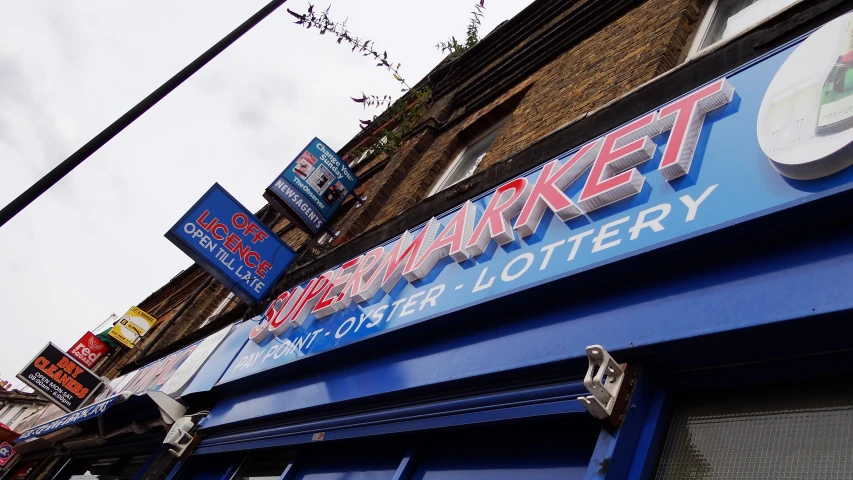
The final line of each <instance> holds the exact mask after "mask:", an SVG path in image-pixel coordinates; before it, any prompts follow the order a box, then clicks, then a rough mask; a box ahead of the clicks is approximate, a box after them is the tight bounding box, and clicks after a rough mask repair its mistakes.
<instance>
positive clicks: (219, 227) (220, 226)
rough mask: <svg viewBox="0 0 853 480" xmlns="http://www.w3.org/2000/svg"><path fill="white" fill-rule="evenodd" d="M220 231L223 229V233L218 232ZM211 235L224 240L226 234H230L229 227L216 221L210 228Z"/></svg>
mask: <svg viewBox="0 0 853 480" xmlns="http://www.w3.org/2000/svg"><path fill="white" fill-rule="evenodd" d="M218 231H222V233H217V232H218ZM210 235H211V236H213V238H215V239H217V240H224V239H225V235H228V227H226V226H225V225H224V224H222V223H219V222H217V223H216V224H215V225H213V227H212V228H211V229H210Z"/></svg>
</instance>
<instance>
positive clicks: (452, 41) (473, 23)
mask: <svg viewBox="0 0 853 480" xmlns="http://www.w3.org/2000/svg"><path fill="white" fill-rule="evenodd" d="M485 8H486V0H480V3H479V4H476V3H475V4H474V11H473V12H471V19H470V20H469V21H468V31H467V33H466V35H465V43H459V41H457V40H456V37H450V38H448V39H447V41H446V42H438V43H436V44H435V48H437V49H439V50H441V53H444V52H450V56H451V57H456V56H459V55H462V54H463V53H465V52H467V51H468V50H470V49H471V47H473V46H474V45H476V44H477V43H479V42H480V25H481V23H480V19H481V18H483V10H484V9H485Z"/></svg>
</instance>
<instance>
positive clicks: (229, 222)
mask: <svg viewBox="0 0 853 480" xmlns="http://www.w3.org/2000/svg"><path fill="white" fill-rule="evenodd" d="M166 238H168V239H169V240H170V241H171V242H172V243H174V244H175V245H177V246H178V248H180V249H181V250H183V251H184V253H186V254H187V255H189V256H190V258H192V259H193V260H195V261H196V263H198V264H199V265H201V266H202V268H204V269H205V270H206V271H207V272H208V273H210V274H211V275H213V276H214V278H216V279H217V280H219V281H220V282H221V283H222V284H223V285H225V286H227V287H228V288H230V289H231V290H232V291H233V292H234V293H236V294H237V296H238V297H239V298H240V299H241V300H243V301H244V302H247V303H251V304H254V303H257V302H259V301H260V300H261V299H263V298H264V296H266V294H267V292H269V290H270V288H272V286H273V284H274V283H275V282H276V280H278V279H279V278H280V277H281V275H282V274H283V273H284V271H285V270H286V269H287V267H288V265H290V263H291V262H292V261H293V259H294V258H295V257H296V253H294V252H293V250H291V249H290V247H288V246H287V245H285V244H284V242H282V241H281V239H280V238H279V237H278V236H277V235H276V234H275V233H273V232H271V231H270V230H269V229H268V228H267V227H266V226H265V225H264V224H263V222H261V221H260V220H258V218H257V217H255V216H254V215H252V213H251V212H249V211H248V210H246V208H245V207H244V206H243V205H241V204H240V202H238V201H237V200H235V199H234V197H232V196H231V195H230V194H229V193H228V192H226V191H225V189H223V188H222V187H221V186H220V185H219V184H218V183H217V184H214V185H213V186H212V187H210V190H208V191H207V193H205V194H204V196H202V197H201V199H200V200H199V201H198V202H196V204H195V205H193V207H192V208H191V209H190V211H189V212H187V213H186V214H185V215H184V216H183V217H182V218H181V220H180V221H178V223H176V224H175V226H174V227H172V228H171V230H169V232H168V233H166Z"/></svg>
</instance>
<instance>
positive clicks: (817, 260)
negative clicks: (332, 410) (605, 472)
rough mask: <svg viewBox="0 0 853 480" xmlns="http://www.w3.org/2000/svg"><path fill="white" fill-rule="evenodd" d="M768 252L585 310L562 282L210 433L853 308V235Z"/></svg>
mask: <svg viewBox="0 0 853 480" xmlns="http://www.w3.org/2000/svg"><path fill="white" fill-rule="evenodd" d="M786 218H787V217H786ZM761 253H762V252H758V253H756V254H755V255H751V256H749V257H748V258H743V259H742V261H740V262H738V263H729V264H724V265H721V266H719V267H717V268H712V269H710V270H707V271H704V272H690V273H689V274H687V275H679V276H678V277H677V278H671V276H669V275H667V273H668V271H670V270H671V269H672V267H671V266H668V265H667V264H666V263H660V264H656V267H655V268H657V269H658V270H659V271H658V272H654V273H660V275H659V276H658V277H664V278H665V280H661V281H659V282H646V283H641V282H636V283H634V284H632V285H628V286H625V285H624V284H620V285H621V287H624V288H620V291H621V295H620V296H619V297H618V298H613V297H601V296H599V297H598V298H597V299H595V300H593V301H587V302H582V301H581V300H580V298H581V297H579V296H578V295H577V294H574V293H573V292H575V291H576V290H577V289H578V286H577V285H571V284H568V283H559V282H557V283H554V284H552V285H550V286H549V287H550V290H549V293H548V295H551V294H553V295H555V296H559V295H560V291H561V289H565V290H564V293H563V295H565V292H570V293H572V298H573V301H572V302H564V303H561V304H558V305H556V306H554V307H553V308H551V309H550V310H545V309H544V307H540V308H539V309H537V310H535V313H533V314H531V313H530V310H531V309H530V308H529V307H526V306H524V305H513V304H511V303H508V302H505V303H500V302H496V301H495V302H492V303H490V304H488V305H486V306H484V307H483V309H481V310H479V312H478V313H477V314H476V315H474V316H473V317H477V318H476V321H477V322H478V324H477V328H476V329H470V331H469V332H466V335H464V336H461V335H460V336H456V337H450V338H446V337H445V338H443V339H441V340H437V341H434V342H432V341H430V342H428V343H423V344H415V345H412V346H411V348H406V349H403V350H402V351H400V350H399V349H398V350H395V351H394V353H392V354H387V355H384V356H379V357H378V358H377V357H375V356H368V357H369V358H371V359H370V360H366V361H362V362H357V361H355V360H354V359H353V360H349V361H340V362H336V363H335V364H334V365H333V368H330V369H329V370H328V371H321V372H318V373H315V374H312V375H308V376H303V377H300V378H298V379H296V380H293V381H290V382H287V381H286V380H282V382H283V383H281V384H279V385H275V384H270V383H268V381H264V383H263V384H259V385H258V387H260V388H259V389H258V390H255V391H243V392H240V393H238V394H236V395H234V396H233V397H230V398H227V399H225V400H223V401H222V402H220V404H219V405H218V406H217V407H216V408H215V409H214V410H213V412H212V414H211V416H210V417H209V419H208V422H207V423H206V427H213V426H217V425H225V424H229V423H234V422H241V421H245V420H247V419H252V418H260V417H262V416H264V415H269V414H274V413H283V412H290V411H294V410H299V409H303V408H308V407H314V406H318V405H325V404H330V403H334V402H340V401H344V400H350V399H353V398H359V397H365V396H370V395H377V394H382V393H388V392H393V391H399V390H403V389H408V388H414V387H421V386H424V385H433V384H438V383H442V382H447V381H452V380H459V379H463V378H467V377H471V376H476V375H483V374H489V373H495V372H502V371H507V370H513V369H517V368H521V367H528V366H534V365H540V364H543V363H547V362H557V361H561V360H569V359H580V358H583V357H584V356H585V353H584V352H585V348H586V346H587V345H591V344H598V343H604V344H605V346H606V347H607V348H608V349H609V350H610V351H611V352H617V355H616V358H617V359H619V358H620V357H619V355H618V351H619V350H622V349H627V348H633V347H638V346H643V345H654V344H657V343H660V342H667V341H672V340H678V339H685V338H690V337H694V336H699V335H704V334H710V333H715V332H721V331H727V330H734V329H739V328H744V327H750V326H755V325H763V324H769V323H772V322H779V321H783V320H790V319H796V318H803V317H809V316H814V315H819V314H823V313H828V312H835V311H842V310H848V309H851V308H853V282H850V272H851V271H853V234H851V232H849V231H844V232H833V234H832V235H831V236H830V237H829V238H825V239H824V238H821V239H816V240H814V242H813V243H811V244H803V245H800V246H799V247H798V248H797V249H791V250H789V251H786V252H775V253H772V254H765V255H764V256H761ZM676 260H679V259H676ZM681 265H684V262H681ZM687 271H689V269H688V270H687ZM528 298H529V297H528ZM555 298H556V297H555ZM539 301H542V302H543V304H548V303H546V302H547V300H543V299H540V300H539ZM552 302H553V300H552ZM525 311H526V312H527V313H525ZM463 314H465V312H463V313H462V314H460V316H447V317H446V318H444V319H440V320H437V321H440V322H441V323H439V324H437V325H441V326H443V327H444V328H446V329H447V331H448V332H453V327H452V325H453V324H454V322H460V321H462V320H463V319H468V320H470V321H475V319H470V318H466V317H463V316H461V315H463ZM525 315H527V316H525ZM507 316H508V317H509V318H514V319H516V320H515V321H514V322H513V323H508V322H505V321H504V322H501V323H499V324H498V325H491V323H490V322H489V321H488V319H492V318H507ZM469 317H472V316H471V315H469ZM377 347H378V348H377ZM382 347H383V346H382V345H381V344H377V345H374V347H373V348H374V350H373V351H372V352H369V353H370V354H371V355H378V353H379V352H381V349H382ZM579 374H580V372H579Z"/></svg>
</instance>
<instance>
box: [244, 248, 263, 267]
mask: <svg viewBox="0 0 853 480" xmlns="http://www.w3.org/2000/svg"><path fill="white" fill-rule="evenodd" d="M250 259H254V262H251V261H249V260H250ZM260 260H261V256H260V255H258V252H249V253H247V254H246V258H245V260H243V261H244V262H246V266H247V267H249V268H255V267H257V266H258V262H259V261H260Z"/></svg>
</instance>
